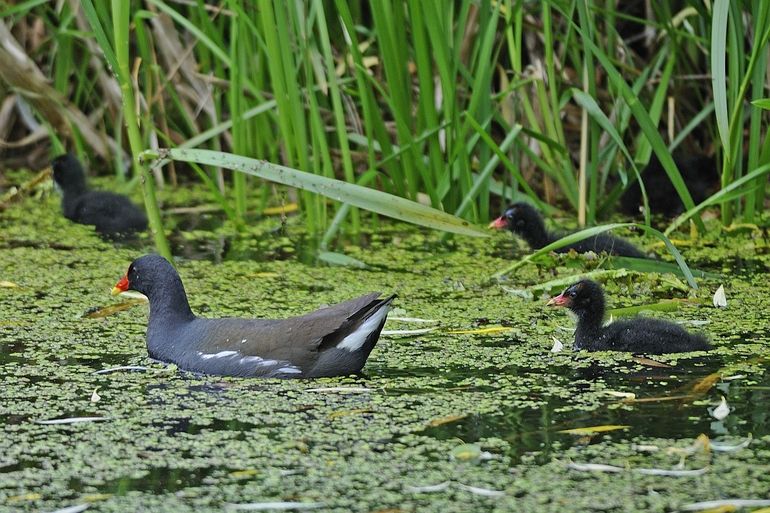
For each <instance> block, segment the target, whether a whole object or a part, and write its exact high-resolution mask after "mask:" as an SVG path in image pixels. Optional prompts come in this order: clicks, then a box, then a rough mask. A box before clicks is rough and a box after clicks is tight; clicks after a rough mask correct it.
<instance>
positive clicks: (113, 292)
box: [110, 287, 123, 296]
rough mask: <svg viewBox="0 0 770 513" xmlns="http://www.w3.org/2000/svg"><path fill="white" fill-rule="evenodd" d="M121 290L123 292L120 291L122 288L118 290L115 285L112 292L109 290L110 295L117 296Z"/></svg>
mask: <svg viewBox="0 0 770 513" xmlns="http://www.w3.org/2000/svg"><path fill="white" fill-rule="evenodd" d="M122 292H123V291H122V290H120V289H119V288H117V287H112V292H110V295H111V296H117V295H118V294H120V293H122Z"/></svg>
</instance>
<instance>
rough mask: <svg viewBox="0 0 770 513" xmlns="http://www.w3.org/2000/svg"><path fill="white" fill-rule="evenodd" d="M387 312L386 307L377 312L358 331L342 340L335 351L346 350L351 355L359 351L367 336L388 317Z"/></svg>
mask: <svg viewBox="0 0 770 513" xmlns="http://www.w3.org/2000/svg"><path fill="white" fill-rule="evenodd" d="M389 310H390V309H389V308H387V307H386V308H381V309H380V311H379V312H377V313H375V314H374V315H372V316H371V317H369V318H368V319H366V321H364V323H363V324H361V325H360V326H359V327H358V329H356V330H355V331H354V332H353V333H351V334H350V335H348V336H347V337H345V338H343V339H342V341H341V342H340V343H339V344H337V349H347V350H348V351H350V352H351V353H352V352H354V351H358V350H359V349H361V346H362V345H364V342H366V339H367V337H369V335H370V334H371V333H372V332H373V331H374V330H376V329H377V327H378V326H379V325H380V323H381V322H382V321H383V319H385V317H387V316H388V311H389Z"/></svg>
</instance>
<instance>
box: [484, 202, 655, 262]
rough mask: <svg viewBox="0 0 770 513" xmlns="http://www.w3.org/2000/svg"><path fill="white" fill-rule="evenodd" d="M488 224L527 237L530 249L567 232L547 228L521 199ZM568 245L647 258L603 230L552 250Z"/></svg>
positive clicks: (538, 213) (559, 250)
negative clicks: (552, 230)
mask: <svg viewBox="0 0 770 513" xmlns="http://www.w3.org/2000/svg"><path fill="white" fill-rule="evenodd" d="M489 226H490V228H497V229H498V230H500V229H504V228H507V229H508V230H510V231H512V232H513V233H515V234H516V235H518V236H520V237H522V238H523V239H524V240H525V241H527V244H529V246H530V247H531V248H532V249H540V248H542V247H545V246H547V245H548V244H550V243H552V242H554V241H557V240H559V239H560V238H562V237H564V236H565V235H567V233H552V232H549V231H548V230H547V229H546V227H545V223H544V222H543V217H542V216H541V215H540V212H538V211H537V210H536V209H535V207H533V206H532V205H530V204H528V203H524V202H520V203H514V204H513V205H511V206H510V207H508V209H507V210H506V211H505V212H504V213H503V215H501V216H500V217H498V218H497V219H495V220H494V221H492V222H491V223H490V225H489ZM571 249H574V250H575V251H577V252H578V253H587V252H589V251H593V252H595V253H601V252H605V253H608V254H610V255H617V256H627V257H634V258H648V257H647V255H646V254H644V253H643V252H642V251H641V250H639V249H637V248H636V246H634V245H633V244H631V243H630V242H628V241H626V240H623V239H621V238H620V237H613V236H612V235H608V234H606V233H600V234H599V235H595V236H593V237H589V238H587V239H583V240H581V241H579V242H576V243H574V244H570V245H568V246H564V247H562V248H559V249H557V250H555V251H556V252H557V253H567V252H568V251H569V250H571Z"/></svg>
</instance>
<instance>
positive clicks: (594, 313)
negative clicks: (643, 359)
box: [548, 280, 710, 354]
mask: <svg viewBox="0 0 770 513" xmlns="http://www.w3.org/2000/svg"><path fill="white" fill-rule="evenodd" d="M548 305H551V306H564V307H567V308H569V309H570V310H572V312H574V313H575V315H576V316H577V329H576V330H575V344H574V346H573V347H574V348H575V349H586V350H588V351H629V352H632V353H647V354H662V353H683V352H687V351H706V350H708V349H710V345H709V342H708V340H707V339H706V337H705V336H703V335H701V334H700V333H690V332H688V331H687V330H685V329H684V328H682V327H681V326H679V325H678V324H676V323H673V322H668V321H663V320H660V319H652V318H648V317H634V318H632V319H629V320H622V321H615V322H612V323H610V324H608V325H607V326H603V325H602V323H603V321H604V312H605V305H604V291H603V290H602V287H601V285H599V284H598V283H596V282H594V281H591V280H581V281H579V282H577V283H575V284H574V285H571V286H569V287H567V288H566V289H565V290H564V292H562V293H561V294H560V295H558V296H556V297H553V298H551V300H550V301H548Z"/></svg>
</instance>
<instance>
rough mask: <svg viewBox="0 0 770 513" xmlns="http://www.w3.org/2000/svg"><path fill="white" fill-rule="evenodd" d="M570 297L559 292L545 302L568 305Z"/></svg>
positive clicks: (547, 304)
mask: <svg viewBox="0 0 770 513" xmlns="http://www.w3.org/2000/svg"><path fill="white" fill-rule="evenodd" d="M569 305H570V299H569V298H568V297H567V296H565V295H564V294H559V295H558V296H556V297H552V298H551V299H549V300H548V302H547V303H546V306H569Z"/></svg>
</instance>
